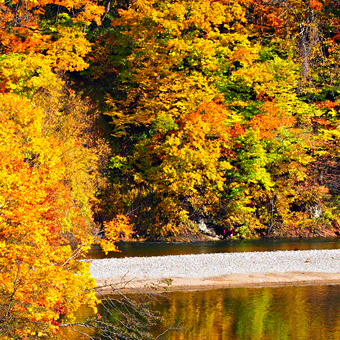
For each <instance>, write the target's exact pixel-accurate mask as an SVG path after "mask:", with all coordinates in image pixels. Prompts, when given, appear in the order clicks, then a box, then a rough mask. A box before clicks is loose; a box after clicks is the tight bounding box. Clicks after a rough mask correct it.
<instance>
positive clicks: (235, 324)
mask: <svg viewBox="0 0 340 340" xmlns="http://www.w3.org/2000/svg"><path fill="white" fill-rule="evenodd" d="M338 248H340V242H339V240H338V239H307V240H306V239H284V240H253V241H241V242H236V241H232V242H230V241H229V242H227V241H221V242H209V243H207V242H204V243H202V242H201V243H195V244H180V243H178V244H161V243H146V244H138V243H137V244H136V243H135V244H132V243H129V244H121V245H120V249H121V250H123V253H119V254H110V255H109V256H154V255H178V254H188V253H194V254H197V253H213V252H236V251H273V250H296V249H298V250H303V249H338ZM127 250H129V251H127ZM95 251H96V250H95ZM96 256H97V257H99V258H100V257H102V254H100V253H99V252H98V251H97V255H96ZM339 284H340V283H339ZM151 306H152V309H154V310H156V311H158V312H160V314H161V315H162V316H163V321H162V322H160V323H159V324H158V325H157V326H155V327H154V328H153V329H152V330H151V331H152V333H153V334H154V335H155V336H157V335H159V334H162V333H164V335H163V336H162V337H159V338H158V339H159V340H161V339H163V340H203V339H204V340H248V339H249V340H254V339H256V340H285V339H287V340H288V339H292V340H313V339H315V340H316V339H317V340H323V339H325V340H326V339H327V340H330V339H334V340H335V339H340V285H315V286H289V287H264V288H232V289H218V290H204V291H193V292H168V293H164V294H162V296H158V297H157V301H153V302H152V303H151ZM99 312H100V313H101V314H102V315H105V309H103V308H101V309H100V310H99ZM90 315H91V311H89V310H88V309H86V308H83V309H81V310H79V312H78V320H85V319H86V318H87V317H89V316H90ZM173 327H175V328H177V329H176V330H169V329H171V328H173ZM167 330H169V331H167ZM69 339H80V337H79V336H77V335H74V334H72V336H71V335H69Z"/></svg>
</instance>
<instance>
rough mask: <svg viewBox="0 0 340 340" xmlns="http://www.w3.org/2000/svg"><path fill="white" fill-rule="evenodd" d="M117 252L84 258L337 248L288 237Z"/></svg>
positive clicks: (132, 245)
mask: <svg viewBox="0 0 340 340" xmlns="http://www.w3.org/2000/svg"><path fill="white" fill-rule="evenodd" d="M118 248H119V249H120V250H121V253H114V252H111V253H109V254H108V255H105V254H104V253H103V252H102V251H101V249H100V247H99V246H97V245H96V246H93V247H92V249H91V251H90V252H89V254H88V258H105V257H108V258H110V257H131V256H161V255H183V254H207V253H223V252H248V251H249V252H250V251H273V250H308V249H340V239H339V238H308V239H303V238H289V239H259V240H241V241H240V240H237V241H216V242H194V243H166V242H119V243H118Z"/></svg>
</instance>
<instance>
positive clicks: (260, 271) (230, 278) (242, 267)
mask: <svg viewBox="0 0 340 340" xmlns="http://www.w3.org/2000/svg"><path fill="white" fill-rule="evenodd" d="M91 273H92V276H93V277H94V278H95V279H96V282H97V285H98V286H101V285H105V284H112V283H117V282H120V281H121V280H122V278H123V281H125V282H126V281H130V280H132V286H134V287H139V288H140V287H143V285H145V284H147V283H148V282H155V281H159V280H162V279H168V278H171V279H173V284H172V288H173V289H195V288H196V289H202V288H207V287H216V286H218V287H236V286H254V285H273V284H274V285H275V284H296V283H322V282H323V283H337V282H339V283H340V249H336V250H304V251H273V252H249V253H218V254H198V255H176V256H157V257H127V258H120V259H101V260H92V263H91Z"/></svg>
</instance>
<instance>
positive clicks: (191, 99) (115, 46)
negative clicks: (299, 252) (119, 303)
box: [73, 0, 340, 239]
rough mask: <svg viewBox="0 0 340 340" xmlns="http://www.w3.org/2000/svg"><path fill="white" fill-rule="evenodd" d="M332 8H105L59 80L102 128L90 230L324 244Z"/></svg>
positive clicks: (258, 2)
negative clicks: (99, 226) (104, 175)
mask: <svg viewBox="0 0 340 340" xmlns="http://www.w3.org/2000/svg"><path fill="white" fill-rule="evenodd" d="M111 5H112V6H111ZM338 5H339V4H338V1H333V0H332V1H314V0H309V1H300V0H279V1H276V0H266V1H265V0H234V1H223V0H218V1H210V0H209V1H208V0H191V1H173V0H162V1H154V0H143V1H138V0H137V1H118V2H117V3H116V4H115V6H113V4H111V2H110V1H109V0H108V1H107V2H106V7H108V6H109V7H110V6H111V7H112V9H111V10H110V11H109V12H108V14H107V15H106V16H105V18H104V20H103V25H102V26H101V27H93V29H92V31H91V32H90V33H89V35H88V36H89V39H90V41H91V42H92V43H93V46H92V51H91V52H90V53H89V55H88V57H87V59H86V60H87V62H88V63H89V65H90V66H89V68H87V69H86V70H84V71H81V72H77V73H73V79H74V81H75V84H76V86H78V88H79V89H83V90H86V91H87V93H88V94H89V95H90V96H91V97H92V98H93V100H94V101H96V102H97V103H98V105H99V107H100V108H101V110H102V112H103V113H105V115H106V116H107V117H106V118H105V120H106V122H108V123H109V124H110V128H108V131H109V132H110V134H111V137H110V142H111V148H112V156H111V159H110V162H109V179H110V187H108V188H107V189H106V190H105V191H104V192H103V193H102V200H103V203H104V207H103V211H102V212H101V213H100V214H99V215H98V216H99V218H103V219H110V218H112V217H113V216H115V215H116V214H117V213H121V214H129V215H130V217H131V219H132V221H133V223H134V224H135V226H136V229H137V232H138V233H139V234H140V235H143V236H146V237H148V238H152V239H173V238H181V237H185V235H188V234H191V235H192V234H195V232H197V231H198V226H199V225H202V224H205V225H208V226H212V227H213V228H214V230H215V231H216V232H217V233H219V234H220V235H222V236H223V235H224V236H232V237H254V236H256V235H276V236H284V235H288V236H297V235H315V234H333V235H334V233H337V232H338V226H339V193H340V192H339V187H338V185H337V181H338V170H337V168H338V162H339V157H338V152H339V149H338V138H339V137H338V134H339V120H338V105H339V102H338V101H339V81H338V79H339V67H338V57H339V32H340V31H339V28H340V26H339V25H340V17H339V14H340V13H339V10H338Z"/></svg>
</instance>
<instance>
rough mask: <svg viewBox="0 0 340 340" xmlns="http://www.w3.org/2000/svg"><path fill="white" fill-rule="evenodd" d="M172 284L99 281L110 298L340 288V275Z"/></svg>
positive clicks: (186, 280) (244, 277) (232, 277)
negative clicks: (115, 293) (119, 294)
mask: <svg viewBox="0 0 340 340" xmlns="http://www.w3.org/2000/svg"><path fill="white" fill-rule="evenodd" d="M169 281H171V282H169V283H167V282H166V281H162V280H158V281H157V280H152V279H145V280H137V279H134V278H131V279H127V278H125V279H122V280H120V281H118V280H105V281H101V280H99V281H97V285H98V288H97V290H98V294H99V295H110V294H112V293H113V288H114V289H117V290H119V291H120V292H122V293H139V292H142V293H150V292H155V293H162V292H176V291H200V290H210V289H228V288H263V287H286V286H309V285H340V274H334V273H309V272H288V273H266V274H230V275H226V276H220V277H212V278H204V279H193V278H173V279H169ZM111 285H112V286H111Z"/></svg>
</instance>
